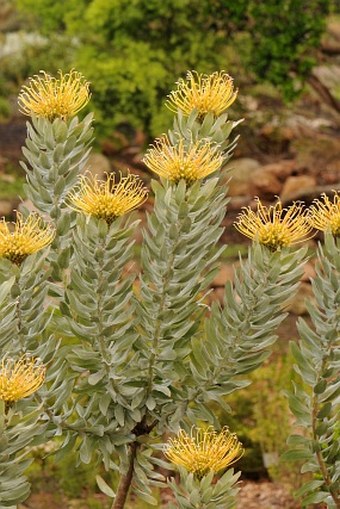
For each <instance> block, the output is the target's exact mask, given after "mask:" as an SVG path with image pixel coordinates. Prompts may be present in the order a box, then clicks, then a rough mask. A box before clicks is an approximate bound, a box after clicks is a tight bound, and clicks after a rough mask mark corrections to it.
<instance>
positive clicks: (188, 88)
mask: <svg viewBox="0 0 340 509" xmlns="http://www.w3.org/2000/svg"><path fill="white" fill-rule="evenodd" d="M237 92H238V91H237V90H234V83H233V78H232V77H231V76H229V75H228V74H227V73H226V72H225V71H220V72H217V71H216V72H214V73H212V74H210V75H208V74H198V73H197V72H196V71H192V72H191V71H188V73H187V78H186V81H185V80H183V79H182V78H181V79H179V80H178V82H177V90H173V91H172V92H171V93H170V94H169V95H168V97H169V99H168V101H167V102H166V105H167V107H168V108H169V109H170V110H171V111H174V112H175V113H177V110H181V111H182V112H183V113H184V114H185V115H190V113H191V112H192V110H194V109H196V110H197V111H198V113H199V115H201V116H202V115H206V114H207V113H210V112H212V113H214V115H216V116H218V115H221V114H222V113H223V112H224V111H226V110H227V109H228V108H229V106H231V105H232V104H233V102H234V101H235V99H236V97H237Z"/></svg>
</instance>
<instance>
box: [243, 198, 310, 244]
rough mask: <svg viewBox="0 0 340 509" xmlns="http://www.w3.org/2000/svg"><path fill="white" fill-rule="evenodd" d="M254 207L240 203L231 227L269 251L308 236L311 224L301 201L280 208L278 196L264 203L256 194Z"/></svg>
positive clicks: (297, 241) (300, 240) (305, 238)
mask: <svg viewBox="0 0 340 509" xmlns="http://www.w3.org/2000/svg"><path fill="white" fill-rule="evenodd" d="M256 201H257V211H256V212H254V211H253V210H252V209H251V208H250V207H244V208H243V211H242V212H241V214H240V215H239V216H238V219H237V222H236V223H235V228H236V229H237V230H238V231H239V232H240V233H242V234H243V235H245V236H246V237H248V238H250V239H252V240H256V241H258V242H259V243H260V244H263V245H264V246H266V247H267V248H268V249H270V250H271V251H278V250H280V249H282V248H284V247H288V246H291V245H294V244H296V243H299V242H302V241H303V240H307V238H310V236H309V235H310V233H311V231H312V228H311V226H310V224H309V222H308V220H307V217H306V213H305V211H304V208H303V204H301V203H294V204H293V205H292V206H291V207H288V208H283V207H282V203H281V201H280V200H279V201H278V202H277V203H276V204H275V205H271V206H270V207H266V206H264V205H262V203H261V201H260V200H259V198H257V199H256Z"/></svg>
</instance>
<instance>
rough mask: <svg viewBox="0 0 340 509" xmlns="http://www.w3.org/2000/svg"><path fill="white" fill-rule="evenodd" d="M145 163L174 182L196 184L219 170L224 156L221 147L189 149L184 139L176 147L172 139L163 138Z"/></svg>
mask: <svg viewBox="0 0 340 509" xmlns="http://www.w3.org/2000/svg"><path fill="white" fill-rule="evenodd" d="M143 162H144V163H145V164H146V166H147V167H148V168H149V169H150V170H151V171H153V172H154V173H157V174H158V175H160V176H161V177H165V178H166V179H168V180H171V181H172V182H178V181H179V180H181V179H185V180H186V181H187V182H188V183H192V182H194V181H195V180H200V179H203V178H204V177H207V176H208V175H210V174H211V173H214V172H215V171H217V170H219V169H220V167H221V165H222V163H223V154H222V152H221V151H220V150H219V149H218V146H217V145H212V144H211V143H210V142H205V143H202V142H196V143H190V144H189V145H188V146H186V145H185V143H184V141H183V140H182V139H181V140H180V141H179V142H178V144H177V145H172V144H171V143H170V140H169V138H168V137H167V136H163V137H162V138H158V139H157V140H156V141H155V144H154V145H152V146H151V148H150V149H149V150H148V152H147V153H146V155H145V157H144V159H143Z"/></svg>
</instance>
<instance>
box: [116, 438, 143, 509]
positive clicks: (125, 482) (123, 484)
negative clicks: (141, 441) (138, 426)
mask: <svg viewBox="0 0 340 509" xmlns="http://www.w3.org/2000/svg"><path fill="white" fill-rule="evenodd" d="M137 449H138V443H137V442H132V444H131V445H130V454H129V468H128V471H127V472H126V474H125V475H123V476H122V477H121V479H120V481H119V486H118V491H117V495H116V498H115V499H114V501H113V504H112V506H111V509H123V508H124V506H125V503H126V499H127V496H128V494H129V489H130V486H131V481H132V477H133V467H134V463H135V459H136V454H137Z"/></svg>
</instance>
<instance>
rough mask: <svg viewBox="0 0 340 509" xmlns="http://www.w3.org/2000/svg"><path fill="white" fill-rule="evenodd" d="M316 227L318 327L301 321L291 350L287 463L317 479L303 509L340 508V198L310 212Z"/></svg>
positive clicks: (306, 488)
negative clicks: (293, 426) (316, 508)
mask: <svg viewBox="0 0 340 509" xmlns="http://www.w3.org/2000/svg"><path fill="white" fill-rule="evenodd" d="M309 220H310V224H311V225H312V226H313V227H314V228H315V229H317V230H320V231H322V232H324V238H325V242H324V245H322V244H321V243H319V246H318V262H317V274H316V278H315V280H314V281H313V282H312V285H313V290H314V296H315V301H316V304H315V305H312V304H311V303H309V305H308V311H309V315H310V318H311V322H312V324H311V325H309V324H308V323H307V322H306V321H305V320H302V319H301V320H300V322H299V323H298V329H299V333H300V341H299V343H298V344H296V343H292V344H291V349H292V354H293V356H294V359H295V362H296V365H295V369H296V371H297V373H298V375H299V379H298V380H297V381H296V382H295V383H294V386H293V389H292V392H291V393H290V394H289V404H290V408H291V410H292V412H293V413H294V415H295V417H296V423H297V425H298V426H299V429H300V430H301V429H302V430H303V432H300V433H299V434H294V435H291V436H290V437H289V440H288V444H289V445H290V450H289V451H288V452H287V453H286V457H287V459H291V460H300V461H303V467H302V472H309V473H311V479H310V480H309V481H308V482H307V483H306V484H305V485H303V486H302V487H301V489H300V490H299V491H298V492H297V495H298V496H299V497H300V498H301V499H302V505H303V507H307V506H309V505H310V504H315V503H320V502H322V503H324V504H325V505H326V507H328V508H331V509H339V507H340V426H339V423H340V400H339V394H340V312H339V309H340V307H339V306H340V199H339V193H338V192H336V193H335V194H334V199H333V201H331V200H330V198H329V197H327V196H326V195H325V194H324V195H322V196H321V199H317V200H315V201H314V204H313V205H312V206H311V208H310V211H309Z"/></svg>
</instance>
